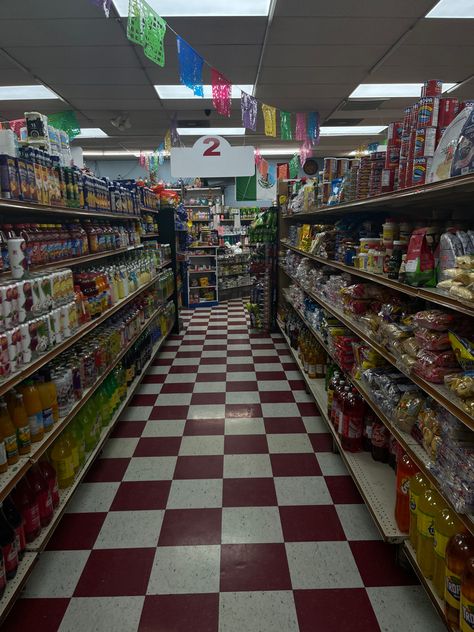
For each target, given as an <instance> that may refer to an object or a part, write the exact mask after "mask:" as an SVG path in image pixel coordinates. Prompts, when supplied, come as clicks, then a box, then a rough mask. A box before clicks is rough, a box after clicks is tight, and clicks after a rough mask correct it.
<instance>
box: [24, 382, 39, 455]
mask: <svg viewBox="0 0 474 632" xmlns="http://www.w3.org/2000/svg"><path fill="white" fill-rule="evenodd" d="M21 392H22V395H23V403H24V404H25V408H26V413H27V415H28V423H29V426H30V435H31V441H32V443H36V442H37V441H41V439H42V438H43V436H44V427H43V407H42V405H41V399H40V395H39V392H38V389H37V388H36V386H35V385H34V382H33V380H27V381H26V382H24V385H23V386H22V388H21Z"/></svg>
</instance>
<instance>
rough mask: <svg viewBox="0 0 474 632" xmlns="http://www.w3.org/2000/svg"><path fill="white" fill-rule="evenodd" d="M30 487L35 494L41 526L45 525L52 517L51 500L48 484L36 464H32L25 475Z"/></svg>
mask: <svg viewBox="0 0 474 632" xmlns="http://www.w3.org/2000/svg"><path fill="white" fill-rule="evenodd" d="M26 478H27V480H28V483H29V484H30V486H31V489H32V490H33V492H34V493H35V494H36V500H37V502H38V507H39V515H40V523H41V526H42V527H47V526H48V525H49V523H50V522H51V520H52V519H53V513H54V509H53V500H52V498H51V492H50V491H49V485H48V482H47V481H46V479H45V478H44V476H43V474H42V472H41V470H40V467H39V465H38V464H35V465H33V466H32V467H31V468H30V469H29V470H28V473H27V475H26Z"/></svg>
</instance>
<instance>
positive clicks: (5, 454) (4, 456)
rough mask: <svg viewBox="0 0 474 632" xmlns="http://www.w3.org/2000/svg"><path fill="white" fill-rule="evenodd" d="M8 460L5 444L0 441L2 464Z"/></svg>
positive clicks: (0, 461) (0, 462) (0, 464)
mask: <svg viewBox="0 0 474 632" xmlns="http://www.w3.org/2000/svg"><path fill="white" fill-rule="evenodd" d="M6 462H7V453H6V451H5V444H4V443H3V441H2V443H0V466H2V465H5V463H6Z"/></svg>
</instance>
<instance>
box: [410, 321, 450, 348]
mask: <svg viewBox="0 0 474 632" xmlns="http://www.w3.org/2000/svg"><path fill="white" fill-rule="evenodd" d="M415 338H416V341H417V343H418V344H419V345H420V349H424V350H426V351H445V350H447V349H450V348H451V343H450V341H449V336H448V334H447V332H439V331H431V330H430V329H425V328H424V327H420V328H418V329H416V330H415Z"/></svg>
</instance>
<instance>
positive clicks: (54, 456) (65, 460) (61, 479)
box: [50, 435, 74, 489]
mask: <svg viewBox="0 0 474 632" xmlns="http://www.w3.org/2000/svg"><path fill="white" fill-rule="evenodd" d="M50 457H51V463H52V465H53V467H54V469H55V470H56V474H57V477H58V487H59V488H60V489H66V487H69V486H70V485H72V482H73V481H74V462H73V458H72V451H71V446H70V444H69V442H68V441H66V440H65V438H64V436H63V435H61V436H60V437H59V438H58V439H57V440H56V441H55V443H54V445H53V447H52V449H51V454H50Z"/></svg>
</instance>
